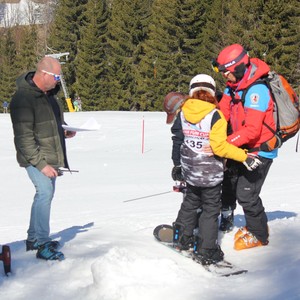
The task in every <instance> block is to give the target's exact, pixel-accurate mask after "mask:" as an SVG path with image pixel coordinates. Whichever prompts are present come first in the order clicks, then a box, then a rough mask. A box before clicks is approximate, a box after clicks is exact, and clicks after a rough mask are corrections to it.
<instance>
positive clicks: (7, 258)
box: [0, 245, 11, 276]
mask: <svg viewBox="0 0 300 300" xmlns="http://www.w3.org/2000/svg"><path fill="white" fill-rule="evenodd" d="M0 260H2V261H3V267H4V273H5V275H6V276H8V275H9V273H11V255H10V248H9V246H6V245H4V246H2V253H0Z"/></svg>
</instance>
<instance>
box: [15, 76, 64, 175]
mask: <svg viewBox="0 0 300 300" xmlns="http://www.w3.org/2000/svg"><path fill="white" fill-rule="evenodd" d="M33 75H34V72H29V73H27V74H24V75H22V76H20V77H19V78H18V79H17V91H16V93H15V94H14V95H13V97H12V101H11V105H10V115H11V120H12V123H13V130H14V136H15V138H14V142H15V147H16V151H17V161H18V163H19V164H20V166H21V167H28V166H30V165H32V166H34V167H36V168H37V169H39V170H40V171H41V170H42V169H43V168H44V167H45V166H46V165H51V166H52V167H54V168H59V167H65V163H64V152H63V148H62V145H61V140H60V136H59V132H58V127H57V122H56V118H55V115H54V112H53V109H52V107H51V105H50V104H49V101H48V99H47V95H46V94H45V93H44V92H43V91H41V90H40V89H39V88H38V87H36V86H32V85H30V84H29V83H28V82H27V81H26V79H25V78H27V76H29V77H31V78H32V77H33ZM58 90H59V87H58V86H57V89H55V90H52V91H50V92H51V93H53V95H56V94H57V92H58ZM55 97H56V96H55ZM56 99H57V98H56ZM59 106H60V113H61V120H64V119H63V110H62V107H61V105H60V104H59Z"/></svg>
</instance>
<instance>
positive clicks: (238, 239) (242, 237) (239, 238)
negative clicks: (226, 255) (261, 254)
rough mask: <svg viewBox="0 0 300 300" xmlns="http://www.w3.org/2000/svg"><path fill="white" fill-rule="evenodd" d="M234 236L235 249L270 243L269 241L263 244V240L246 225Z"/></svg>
mask: <svg viewBox="0 0 300 300" xmlns="http://www.w3.org/2000/svg"><path fill="white" fill-rule="evenodd" d="M245 231H246V232H245ZM234 238H235V240H234V249H235V250H244V249H250V248H254V247H260V246H264V245H267V244H268V242H267V243H265V244H263V243H262V242H261V241H259V240H258V239H257V238H256V237H255V236H254V235H253V234H252V233H251V232H249V231H247V229H246V227H244V228H243V230H239V231H238V232H237V233H236V235H235V237H234Z"/></svg>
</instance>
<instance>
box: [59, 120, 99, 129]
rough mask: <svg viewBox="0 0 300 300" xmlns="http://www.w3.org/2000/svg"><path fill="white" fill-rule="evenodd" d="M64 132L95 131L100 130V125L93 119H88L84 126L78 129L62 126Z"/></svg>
mask: <svg viewBox="0 0 300 300" xmlns="http://www.w3.org/2000/svg"><path fill="white" fill-rule="evenodd" d="M62 127H63V129H64V130H68V131H95V130H99V129H100V125H99V124H98V122H97V121H96V120H95V119H94V118H90V119H88V120H87V121H86V122H85V123H84V124H82V125H81V126H79V127H75V126H70V125H62Z"/></svg>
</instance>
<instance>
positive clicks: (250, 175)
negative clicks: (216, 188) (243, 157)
mask: <svg viewBox="0 0 300 300" xmlns="http://www.w3.org/2000/svg"><path fill="white" fill-rule="evenodd" d="M259 159H260V160H261V161H262V164H261V165H260V166H259V167H258V168H257V169H255V170H254V171H248V170H247V169H246V167H245V166H244V165H243V164H241V163H233V164H232V166H231V169H230V168H229V169H228V170H227V171H226V172H225V174H224V181H223V185H222V196H221V199H222V208H229V207H231V209H235V207H236V199H237V201H238V203H239V204H240V205H241V206H242V207H243V211H244V214H245V220H246V227H247V229H248V230H249V231H250V232H251V233H252V234H254V235H255V237H256V238H257V239H258V240H260V241H261V242H262V243H266V242H267V240H268V237H269V233H268V225H267V223H268V219H267V215H266V213H265V208H264V206H263V204H262V200H261V198H260V196H259V194H260V192H261V189H262V186H263V184H264V182H265V179H266V177H267V175H268V172H269V169H270V167H271V164H272V162H273V160H271V159H267V158H264V157H260V158H259Z"/></svg>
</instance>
